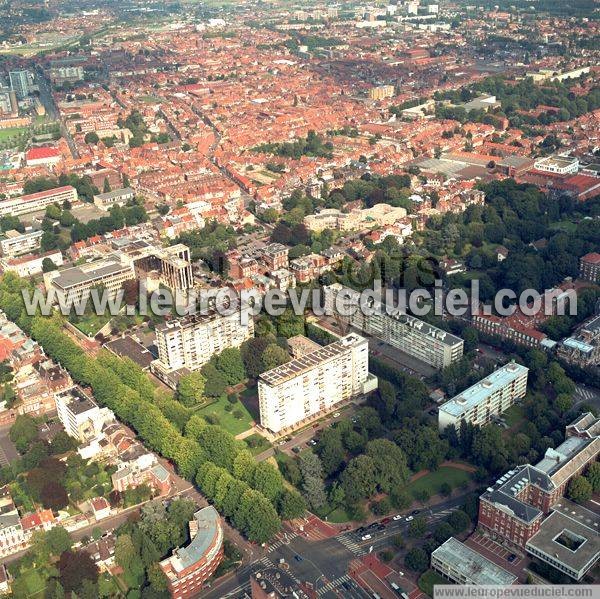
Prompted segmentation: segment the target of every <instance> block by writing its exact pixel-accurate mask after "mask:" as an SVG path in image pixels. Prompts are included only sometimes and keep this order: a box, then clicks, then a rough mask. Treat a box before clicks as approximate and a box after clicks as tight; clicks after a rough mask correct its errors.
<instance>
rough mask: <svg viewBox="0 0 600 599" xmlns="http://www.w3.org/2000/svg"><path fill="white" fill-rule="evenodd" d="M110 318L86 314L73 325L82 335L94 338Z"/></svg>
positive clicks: (105, 315) (106, 315)
mask: <svg viewBox="0 0 600 599" xmlns="http://www.w3.org/2000/svg"><path fill="white" fill-rule="evenodd" d="M111 318H112V316H111V315H110V314H102V315H100V314H86V315H85V316H82V317H81V319H80V320H79V322H74V323H73V325H74V326H76V327H77V328H78V329H79V330H80V331H81V332H82V333H83V334H84V335H87V336H88V337H94V335H96V334H97V333H98V331H99V330H100V329H101V328H102V327H103V326H104V325H105V324H106V323H107V322H108V321H109V320H110V319H111Z"/></svg>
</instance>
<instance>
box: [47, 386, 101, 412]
mask: <svg viewBox="0 0 600 599" xmlns="http://www.w3.org/2000/svg"><path fill="white" fill-rule="evenodd" d="M57 397H60V398H61V399H66V400H68V402H67V403H68V405H69V410H70V411H71V412H73V414H75V415H79V414H84V413H85V412H88V411H90V410H93V409H94V408H96V407H98V406H97V405H96V402H95V401H94V400H93V399H92V398H90V397H88V396H87V395H86V394H85V393H84V392H83V391H81V390H80V389H78V388H77V387H72V388H71V389H67V390H66V391H63V392H61V393H58V394H57Z"/></svg>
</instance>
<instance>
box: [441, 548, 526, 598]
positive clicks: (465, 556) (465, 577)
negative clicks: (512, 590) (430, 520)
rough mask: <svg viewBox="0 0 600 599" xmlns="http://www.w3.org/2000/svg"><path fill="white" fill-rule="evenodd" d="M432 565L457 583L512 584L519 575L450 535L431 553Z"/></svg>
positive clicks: (478, 584)
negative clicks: (508, 570)
mask: <svg viewBox="0 0 600 599" xmlns="http://www.w3.org/2000/svg"><path fill="white" fill-rule="evenodd" d="M431 567H432V568H433V569H434V570H437V571H438V572H439V573H440V574H441V575H442V576H444V577H446V578H449V579H450V580H451V581H452V582H455V583H456V584H463V585H477V586H481V585H510V584H515V583H516V582H517V576H515V575H514V574H512V573H511V572H507V571H506V570H505V569H504V568H501V567H500V566H497V565H496V564H495V563H494V562H492V561H490V560H489V559H487V558H485V557H484V556H483V555H481V554H480V553H478V552H477V551H474V550H473V549H471V548H470V547H467V546H466V545H465V544H464V543H461V542H460V541H459V540H458V539H455V538H454V537H450V538H449V539H448V540H447V541H446V542H445V543H444V544H443V545H440V546H439V547H438V548H437V549H436V550H435V551H434V552H433V553H432V554H431Z"/></svg>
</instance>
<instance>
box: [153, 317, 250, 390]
mask: <svg viewBox="0 0 600 599" xmlns="http://www.w3.org/2000/svg"><path fill="white" fill-rule="evenodd" d="M247 310H248V309H244V310H243V311H240V310H235V311H233V313H232V314H228V315H221V314H218V313H217V312H216V311H211V312H210V313H208V314H194V315H191V316H186V317H184V318H181V319H178V320H171V321H169V322H166V323H165V324H164V325H162V326H160V327H158V328H157V329H156V345H157V347H158V360H155V361H154V362H152V371H153V372H154V373H155V374H156V375H157V376H159V377H160V378H161V379H162V380H163V381H165V382H166V383H167V384H169V385H172V386H173V385H175V384H176V380H177V376H175V377H173V376H172V375H173V374H176V373H177V372H178V371H182V370H183V371H186V370H187V371H192V370H198V369H199V368H201V367H202V366H204V364H206V363H207V362H208V361H209V360H210V358H211V356H212V355H213V354H218V353H220V352H222V351H223V350H224V349H227V348H228V347H239V346H240V345H241V344H242V343H243V342H244V341H246V340H247V339H250V338H251V337H253V336H254V321H253V320H252V315H251V314H249V312H248V311H247Z"/></svg>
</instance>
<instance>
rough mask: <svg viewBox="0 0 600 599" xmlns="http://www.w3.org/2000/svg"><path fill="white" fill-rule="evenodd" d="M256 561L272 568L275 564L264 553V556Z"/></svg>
mask: <svg viewBox="0 0 600 599" xmlns="http://www.w3.org/2000/svg"><path fill="white" fill-rule="evenodd" d="M258 563H259V564H261V565H263V566H264V567H265V568H274V567H275V564H274V563H273V562H272V561H271V560H270V559H269V558H268V557H267V556H266V555H265V557H263V558H261V559H259V560H258Z"/></svg>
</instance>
